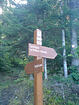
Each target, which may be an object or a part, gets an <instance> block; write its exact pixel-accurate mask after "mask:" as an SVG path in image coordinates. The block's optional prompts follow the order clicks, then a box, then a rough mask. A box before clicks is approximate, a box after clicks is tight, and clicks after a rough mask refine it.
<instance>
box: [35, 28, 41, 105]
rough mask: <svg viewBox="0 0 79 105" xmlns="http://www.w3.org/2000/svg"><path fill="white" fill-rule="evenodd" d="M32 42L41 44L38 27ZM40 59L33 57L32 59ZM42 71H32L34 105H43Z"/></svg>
mask: <svg viewBox="0 0 79 105" xmlns="http://www.w3.org/2000/svg"><path fill="white" fill-rule="evenodd" d="M34 44H37V45H42V34H41V31H40V30H39V29H37V30H35V31H34ZM37 59H41V58H40V57H35V58H34V60H37ZM42 84H43V83H42V72H38V73H37V72H34V105H43V88H42Z"/></svg>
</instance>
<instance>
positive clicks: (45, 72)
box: [44, 58, 48, 79]
mask: <svg viewBox="0 0 79 105" xmlns="http://www.w3.org/2000/svg"><path fill="white" fill-rule="evenodd" d="M44 77H45V79H48V77H47V63H46V58H44Z"/></svg>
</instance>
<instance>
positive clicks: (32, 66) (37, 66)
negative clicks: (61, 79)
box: [25, 59, 44, 74]
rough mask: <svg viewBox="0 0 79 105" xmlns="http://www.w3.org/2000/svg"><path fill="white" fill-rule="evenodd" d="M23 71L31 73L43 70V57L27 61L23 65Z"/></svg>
mask: <svg viewBox="0 0 79 105" xmlns="http://www.w3.org/2000/svg"><path fill="white" fill-rule="evenodd" d="M25 71H26V73H27V74H32V73H34V72H43V71H44V65H43V59H39V60H35V61H33V62H30V63H28V64H27V65H26V66H25Z"/></svg>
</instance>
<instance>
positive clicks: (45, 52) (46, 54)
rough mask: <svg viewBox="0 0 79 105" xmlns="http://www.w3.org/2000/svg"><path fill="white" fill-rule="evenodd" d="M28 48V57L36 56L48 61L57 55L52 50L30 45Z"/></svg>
mask: <svg viewBox="0 0 79 105" xmlns="http://www.w3.org/2000/svg"><path fill="white" fill-rule="evenodd" d="M28 47H29V49H28V51H29V52H28V54H29V56H37V57H43V58H49V59H55V57H56V56H57V53H56V51H55V50H54V49H53V48H48V47H44V46H40V45H36V44H31V43H29V46H28Z"/></svg>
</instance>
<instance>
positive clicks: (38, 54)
mask: <svg viewBox="0 0 79 105" xmlns="http://www.w3.org/2000/svg"><path fill="white" fill-rule="evenodd" d="M28 55H29V56H34V61H33V62H30V63H28V64H27V65H26V66H25V71H26V73H27V74H32V73H33V74H34V105H43V90H42V72H43V71H44V64H43V58H49V59H55V57H56V56H57V53H56V51H55V50H54V49H53V48H48V47H44V46H42V32H41V30H39V29H37V30H35V31H34V44H31V43H29V45H28Z"/></svg>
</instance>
